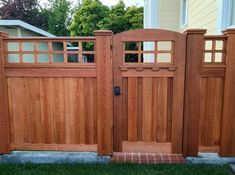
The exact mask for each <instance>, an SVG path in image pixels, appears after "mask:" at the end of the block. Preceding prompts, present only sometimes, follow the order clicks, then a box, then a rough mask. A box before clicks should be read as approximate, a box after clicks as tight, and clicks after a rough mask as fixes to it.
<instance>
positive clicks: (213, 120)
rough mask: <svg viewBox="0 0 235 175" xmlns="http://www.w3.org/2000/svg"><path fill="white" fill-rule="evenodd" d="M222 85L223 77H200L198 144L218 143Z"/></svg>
mask: <svg viewBox="0 0 235 175" xmlns="http://www.w3.org/2000/svg"><path fill="white" fill-rule="evenodd" d="M223 87H224V79H223V78H202V79H201V82H200V123H199V145H202V146H219V145H220V139H221V137H220V131H221V121H222V109H223V92H224V89H223Z"/></svg>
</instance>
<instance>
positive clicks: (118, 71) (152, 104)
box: [113, 29, 186, 153]
mask: <svg viewBox="0 0 235 175" xmlns="http://www.w3.org/2000/svg"><path fill="white" fill-rule="evenodd" d="M185 47H186V37H185V35H184V34H181V33H176V32H170V31H165V30H151V29H149V30H136V31H129V32H124V33H120V34H117V35H115V36H114V58H113V60H114V62H113V71H114V151H127V152H128V151H132V152H133V151H138V152H140V151H141V152H143V151H146V152H159V153H164V152H167V153H168V152H172V153H182V133H183V132H182V131H183V101H184V75H185ZM137 142H138V143H137Z"/></svg>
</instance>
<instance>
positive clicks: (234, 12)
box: [218, 0, 235, 33]
mask: <svg viewBox="0 0 235 175" xmlns="http://www.w3.org/2000/svg"><path fill="white" fill-rule="evenodd" d="M220 2H221V5H220V6H219V8H220V9H219V15H220V18H219V21H218V22H219V23H218V24H219V26H218V33H221V32H222V31H223V30H226V29H227V28H234V27H235V0H220Z"/></svg>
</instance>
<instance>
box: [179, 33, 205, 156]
mask: <svg viewBox="0 0 235 175" xmlns="http://www.w3.org/2000/svg"><path fill="white" fill-rule="evenodd" d="M205 33H206V30H204V29H190V30H187V31H185V34H186V35H187V51H186V72H185V73H186V75H185V104H184V136H183V137H184V139H183V140H184V141H183V153H184V155H187V156H197V155H198V137H199V135H198V134H199V133H198V132H199V115H200V96H199V93H200V70H201V63H202V57H203V53H204V52H203V50H204V34H205Z"/></svg>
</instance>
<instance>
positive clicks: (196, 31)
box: [184, 29, 207, 34]
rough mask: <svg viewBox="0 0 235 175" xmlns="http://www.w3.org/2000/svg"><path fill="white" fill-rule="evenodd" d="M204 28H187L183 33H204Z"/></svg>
mask: <svg viewBox="0 0 235 175" xmlns="http://www.w3.org/2000/svg"><path fill="white" fill-rule="evenodd" d="M206 32H207V30H206V29H188V30H186V31H184V34H206Z"/></svg>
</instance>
